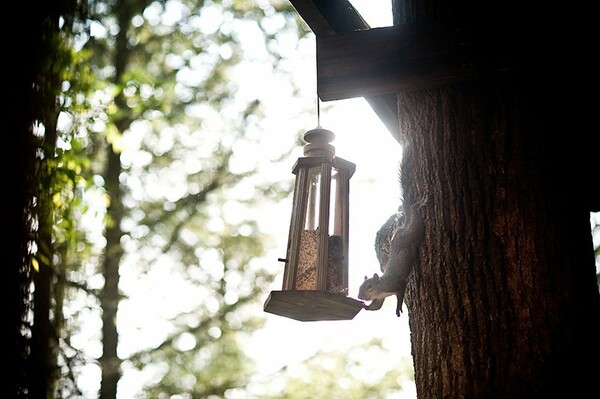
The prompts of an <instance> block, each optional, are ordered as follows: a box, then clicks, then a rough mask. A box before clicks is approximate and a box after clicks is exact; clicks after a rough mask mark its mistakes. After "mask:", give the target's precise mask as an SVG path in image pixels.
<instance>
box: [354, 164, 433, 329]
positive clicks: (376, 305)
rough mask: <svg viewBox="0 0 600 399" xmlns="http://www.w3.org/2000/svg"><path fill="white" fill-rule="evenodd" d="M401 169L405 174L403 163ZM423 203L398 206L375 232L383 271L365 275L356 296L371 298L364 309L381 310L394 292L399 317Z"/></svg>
mask: <svg viewBox="0 0 600 399" xmlns="http://www.w3.org/2000/svg"><path fill="white" fill-rule="evenodd" d="M402 169H403V170H402V172H404V173H403V175H405V174H406V165H404V167H403V168H402ZM411 197H412V196H411ZM405 199H407V198H405ZM411 199H412V198H411ZM425 202H427V201H426V198H424V199H423V200H421V201H419V202H413V203H412V205H410V206H409V207H408V208H406V207H405V206H404V205H403V206H401V207H400V208H399V209H398V212H397V213H395V214H393V215H392V216H390V217H389V218H388V220H387V221H386V222H385V223H384V224H383V225H382V226H381V228H380V229H379V231H378V232H377V234H376V237H375V253H376V255H377V260H378V261H379V264H380V268H381V272H382V273H383V274H382V275H381V277H380V276H379V275H378V274H377V273H375V274H373V277H371V278H367V276H365V280H364V282H363V283H362V284H361V286H360V288H359V291H358V298H359V299H361V300H364V301H371V303H370V304H369V305H365V306H364V308H365V309H367V310H378V309H381V307H382V306H383V302H384V300H385V298H387V297H388V296H391V295H396V299H397V305H396V316H398V317H400V313H402V301H403V300H404V293H405V290H406V283H407V280H408V277H409V276H410V273H411V271H412V269H413V265H414V263H415V261H416V258H417V250H418V248H419V245H420V243H421V240H422V239H423V233H424V223H423V217H422V216H421V214H420V212H419V209H420V208H421V207H422V206H423V205H424V204H425ZM404 203H406V202H404Z"/></svg>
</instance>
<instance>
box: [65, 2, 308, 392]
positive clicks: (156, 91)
mask: <svg viewBox="0 0 600 399" xmlns="http://www.w3.org/2000/svg"><path fill="white" fill-rule="evenodd" d="M89 13H90V19H89V20H87V21H85V22H84V23H82V24H81V25H79V28H80V31H79V33H80V34H79V36H78V39H77V44H76V46H77V48H78V50H79V51H78V54H79V55H80V56H81V57H83V56H85V55H89V60H87V61H86V60H84V59H81V60H80V61H81V62H78V63H77V62H76V63H75V65H77V66H78V67H80V68H82V69H83V68H84V67H85V66H87V67H89V69H90V73H91V74H92V75H93V76H94V79H93V81H92V82H91V85H92V87H91V88H90V91H89V93H86V95H85V96H75V97H73V99H75V100H77V101H79V100H82V101H83V102H82V105H84V107H83V109H75V108H74V107H73V108H71V109H70V110H68V109H66V110H65V111H63V114H62V116H63V117H64V118H66V120H68V121H69V122H70V123H67V124H66V125H68V126H66V127H67V128H69V129H70V131H71V132H77V133H81V135H82V136H81V137H80V139H81V141H80V143H81V144H76V143H75V141H74V140H65V142H66V144H65V146H66V147H69V146H71V147H70V148H69V151H71V150H72V154H73V156H79V157H81V159H86V158H88V159H89V163H88V164H86V167H89V169H86V170H89V174H88V172H86V171H85V170H83V169H82V170H79V171H78V172H77V173H75V174H74V176H76V177H78V178H82V179H83V181H84V182H85V184H83V185H81V184H79V185H77V186H75V185H71V186H69V187H68V188H67V190H66V191H65V192H63V193H62V194H61V197H60V198H67V197H69V196H72V197H73V198H75V196H74V195H76V196H77V198H78V201H81V202H78V203H76V202H70V203H69V208H68V209H69V210H70V211H71V212H73V213H72V214H71V215H70V216H69V217H66V218H64V224H65V226H73V227H75V226H76V227H77V228H78V229H80V233H79V238H82V236H81V232H84V234H86V235H87V238H88V239H89V240H90V241H92V242H94V243H95V244H94V245H93V246H86V245H85V240H76V242H72V243H71V244H73V245H68V246H66V248H68V250H69V251H70V250H71V249H74V250H75V252H74V254H75V255H77V257H72V258H69V259H72V261H71V262H72V263H73V264H74V265H78V266H77V267H75V268H68V269H65V274H66V275H68V279H69V287H70V288H69V289H68V295H69V296H68V299H70V301H68V302H67V303H66V312H67V315H68V317H66V325H64V328H63V329H62V332H61V335H63V336H64V337H65V340H64V341H63V342H62V353H63V354H64V359H65V361H64V362H62V364H63V366H64V367H65V371H66V372H67V373H68V374H69V375H70V376H71V377H70V379H71V380H73V382H71V383H68V382H67V380H68V378H65V379H63V381H62V382H61V384H60V385H61V391H62V393H61V396H63V397H68V396H70V395H75V396H79V395H80V394H83V395H94V393H93V390H92V391H89V390H88V391H83V390H82V389H80V388H78V387H77V384H78V381H79V380H81V379H82V378H83V377H84V376H85V375H89V374H90V373H92V374H93V373H94V366H93V359H94V358H96V359H98V358H100V355H101V352H100V348H101V341H100V340H101V338H102V337H100V336H99V335H98V331H99V329H98V328H97V327H98V322H99V320H100V314H101V312H102V310H103V309H101V308H100V303H99V301H98V293H99V292H100V290H101V288H102V284H103V280H106V278H107V277H106V276H103V275H102V269H101V267H100V266H101V263H102V258H103V257H106V256H112V255H111V254H114V253H115V252H113V251H114V250H113V249H110V248H109V249H110V251H109V252H108V253H106V254H105V255H102V251H104V250H105V246H106V243H107V241H106V240H107V238H106V237H103V236H102V235H103V229H102V228H101V226H102V224H101V223H103V224H104V226H107V227H110V226H114V224H115V223H116V222H117V220H116V219H112V216H110V213H109V212H108V206H110V205H111V204H112V205H119V204H117V203H116V202H118V201H119V200H118V198H117V197H114V196H113V197H110V196H109V191H108V189H107V184H108V182H109V179H110V177H109V176H107V175H106V172H107V170H108V168H107V166H106V165H107V162H108V159H109V157H110V152H111V151H115V152H116V153H118V154H119V155H120V156H119V159H120V162H121V165H120V166H121V168H122V169H121V172H120V176H119V180H120V182H121V187H122V188H123V193H124V196H123V203H122V204H121V205H119V206H122V207H123V209H124V210H125V217H124V219H123V220H122V221H121V222H120V223H119V225H120V226H119V227H120V229H121V230H122V232H123V235H122V236H121V238H120V243H121V246H122V250H123V251H124V258H123V259H122V260H121V262H120V265H119V269H120V272H119V273H120V274H121V276H122V281H121V282H122V283H121V285H120V289H121V298H122V299H120V300H119V302H120V305H119V320H118V325H119V330H121V334H120V342H119V344H120V345H121V346H122V347H123V348H128V349H124V350H123V353H124V354H123V356H121V357H122V358H123V357H124V358H126V359H127V363H126V364H125V367H126V369H127V371H129V373H130V374H131V373H135V372H134V371H133V370H134V369H132V368H139V373H142V374H144V375H147V374H148V375H149V374H153V370H156V369H157V368H160V365H161V364H163V365H169V366H168V367H165V368H164V372H162V373H159V374H160V375H161V377H160V379H158V380H154V379H152V378H150V377H149V378H150V379H149V380H148V382H147V384H146V388H147V390H148V392H149V393H157V392H162V393H169V394H175V393H183V392H194V394H199V395H200V396H202V395H204V394H206V393H207V392H223V391H224V390H226V389H227V388H229V387H231V386H239V385H240V384H242V383H243V380H244V379H245V378H248V375H249V372H250V370H249V369H248V368H247V367H246V365H247V364H248V362H247V361H246V359H245V358H244V356H243V351H242V350H241V348H239V346H238V345H237V344H236V338H235V337H236V334H238V333H240V332H241V331H252V330H253V329H255V328H257V327H258V326H259V324H260V318H259V317H257V316H256V312H253V311H249V310H248V309H249V307H252V308H255V307H256V305H257V300H258V298H260V296H259V293H261V292H263V291H264V289H265V287H266V286H267V284H268V283H269V282H270V281H271V280H272V278H273V274H272V271H266V270H265V269H264V267H262V266H261V265H259V264H258V263H257V261H256V260H257V259H259V258H260V257H261V256H262V255H263V254H264V253H265V251H266V250H267V249H268V245H266V244H267V243H266V241H265V240H266V235H265V232H263V231H261V228H260V226H259V224H258V223H257V219H256V217H255V216H254V215H255V213H256V209H257V206H259V205H260V204H262V205H260V206H263V207H264V206H266V205H267V204H269V202H271V203H273V202H278V201H281V200H282V199H284V198H286V197H287V195H288V193H289V191H290V181H289V178H288V177H287V175H286V180H283V181H279V182H276V181H272V180H271V181H269V179H267V178H264V177H261V175H257V171H258V170H259V169H260V168H263V169H262V170H264V168H265V167H270V168H274V167H277V166H276V165H277V162H278V161H279V160H281V159H282V158H283V157H284V154H285V153H279V154H274V153H272V154H271V155H270V156H269V157H268V158H266V159H265V158H264V157H261V156H260V155H261V151H260V148H261V147H263V146H264V145H265V143H264V142H261V135H260V133H261V129H260V127H259V125H258V122H259V121H260V119H261V117H262V116H261V113H262V107H261V99H260V98H259V95H258V94H261V93H257V94H255V95H251V96H249V93H247V92H240V90H239V88H238V87H236V85H235V84H234V81H233V80H232V79H231V75H233V74H239V73H240V71H239V70H238V68H239V66H240V64H241V61H242V58H244V59H248V58H252V57H255V61H257V60H259V59H261V61H260V62H262V63H263V64H265V65H269V66H270V68H271V71H272V72H274V71H276V69H277V64H278V63H279V61H280V60H281V59H282V57H281V55H280V52H279V43H278V41H279V40H280V38H281V37H283V36H284V35H283V34H284V33H285V32H286V31H287V34H288V35H292V34H293V32H296V20H295V12H293V10H292V9H291V7H290V6H289V5H288V4H286V3H283V2H281V3H278V2H275V3H268V2H259V3H258V4H248V3H246V2H224V3H221V2H201V3H196V2H192V1H174V0H171V1H157V2H143V1H142V2H127V1H122V2H117V3H112V2H93V3H90V8H89ZM119 32H126V34H125V35H120V34H119ZM276 33H277V34H278V35H277V36H276V35H275V34H276ZM249 35H254V36H255V37H260V36H262V37H263V39H262V42H254V43H251V44H252V46H253V50H251V51H249V52H248V51H246V50H245V46H247V45H248V42H247V40H248V39H247V38H248V37H249ZM124 38H125V39H124ZM259 52H260V53H261V54H260V57H259V54H258V53H259ZM261 57H262V58H261ZM265 57H266V58H265ZM265 60H266V61H265ZM246 62H247V61H246ZM247 67H248V65H246V68H247ZM70 84H71V82H68V84H66V86H67V87H68V86H69V85H70ZM250 94H252V93H250ZM263 96H264V94H263ZM73 99H72V100H73ZM69 104H76V102H75V101H71V102H69ZM69 111H70V112H69ZM76 121H81V122H83V128H80V126H81V125H77V124H76V123H75V122H76ZM75 137H76V135H75V134H72V136H71V138H75ZM78 138H79V137H78ZM291 140H293V138H291ZM290 142H291V141H290ZM288 148H289V147H288ZM286 152H287V149H286ZM56 233H57V234H58V235H60V234H61V232H56ZM106 248H108V247H106ZM66 259H67V257H65V261H66ZM75 259H76V261H75ZM65 264H66V263H65ZM172 287H176V288H174V289H175V290H176V292H175V293H173V292H170V291H172V290H173V288H172ZM149 292H152V294H153V295H152V296H153V297H154V298H148V293H149ZM183 293H185V294H187V295H188V296H187V297H184V296H182V295H183ZM61 303H62V302H61ZM144 303H146V305H147V306H150V307H151V309H152V312H149V313H148V314H144V315H140V314H139V311H137V310H136V309H139V308H140V307H144ZM153 323H158V325H161V327H162V328H160V329H155V330H153V331H152V332H151V333H150V334H148V331H147V329H148V328H149V326H150V325H152V324H153ZM182 337H187V338H182ZM185 339H188V341H189V340H191V341H193V342H194V344H193V345H192V346H191V347H190V346H189V345H190V344H189V342H188V344H186V345H187V346H185V345H184V346H183V347H182V346H181V345H182V344H181V342H182V340H184V341H185ZM207 359H210V361H207ZM184 360H185V361H184ZM216 360H218V361H216ZM178 365H179V366H180V367H179V366H178ZM232 376H235V378H232ZM127 377H128V374H127V373H126V374H125V378H127ZM192 379H193V380H194V381H195V382H194V383H193V384H191V385H190V384H187V383H186V384H183V385H181V384H179V383H178V382H177V381H188V382H189V381H191V380H192ZM152 381H153V382H152ZM80 391H82V392H81V393H80Z"/></svg>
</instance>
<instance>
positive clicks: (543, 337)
mask: <svg viewBox="0 0 600 399" xmlns="http://www.w3.org/2000/svg"><path fill="white" fill-rule="evenodd" d="M417 3H418V2H410V1H409V2H403V3H402V4H395V15H396V18H397V19H396V21H397V22H398V23H407V22H417V21H421V20H424V19H426V17H427V16H431V15H435V16H436V17H437V18H443V15H444V13H441V12H439V10H435V11H436V12H433V11H432V10H433V9H434V8H435V7H432V8H429V9H428V8H427V5H428V3H432V2H427V1H424V2H422V4H418V6H415V4H417ZM429 5H431V4H429ZM400 6H402V7H400ZM400 8H401V10H400ZM428 11H429V12H428ZM447 15H452V12H450V11H449V12H448V13H447ZM457 15H458V13H454V16H457ZM471 17H473V18H477V17H481V15H478V16H474V14H472V15H471ZM482 21H484V19H482V18H480V19H477V20H476V19H474V20H473V21H472V22H473V24H470V26H471V27H473V26H477V24H479V27H477V29H474V32H475V33H474V36H477V35H476V33H482V34H481V36H482V37H487V38H490V37H491V36H494V40H492V44H497V43H495V41H498V42H501V41H502V39H503V37H501V35H498V36H495V34H490V33H489V31H487V30H486V29H485V28H484V25H485V22H482ZM532 21H533V20H532ZM475 22H477V23H475ZM504 23H505V24H507V25H509V26H510V25H511V24H510V20H507V21H504ZM531 29H534V30H535V28H533V27H532V28H531ZM517 32H518V33H519V34H521V33H523V31H519V30H518V29H517ZM490 35H491V36H490ZM511 35H512V38H513V39H515V40H516V41H518V39H519V36H518V34H516V33H514V32H513V33H511ZM527 39H528V38H527V37H525V36H523V40H524V41H526V42H527ZM474 40H475V41H477V40H480V38H477V37H474ZM510 40H512V39H509V41H510ZM494 49H495V48H494V47H490V48H486V49H483V48H482V49H480V50H481V51H480V52H479V53H478V56H481V57H484V58H485V57H487V56H485V54H487V55H491V54H495V52H494ZM521 50H523V49H522V48H521ZM521 50H519V49H515V50H514V53H511V54H510V55H511V57H510V62H509V63H508V64H507V65H508V66H509V67H508V68H506V69H503V70H491V69H489V70H488V72H489V73H484V74H483V75H482V77H481V78H480V79H477V80H472V81H470V82H463V83H459V84H455V85H452V86H445V87H440V88H434V89H429V90H422V91H417V92H412V93H399V94H398V105H399V110H398V112H399V121H400V131H401V137H402V140H403V141H404V144H410V148H411V151H414V153H413V154H412V159H413V161H412V162H411V172H410V173H412V174H413V178H414V180H412V181H409V182H403V184H408V185H411V184H414V189H415V191H416V195H417V197H423V196H426V197H427V198H428V202H427V205H426V206H425V207H424V208H423V209H422V213H423V216H424V218H425V224H426V233H425V239H424V241H423V243H422V245H421V247H420V261H419V262H418V264H417V265H416V268H415V271H414V273H413V275H412V277H411V279H410V280H409V285H408V292H407V297H406V301H407V307H408V310H409V317H410V328H411V332H412V336H411V340H412V351H413V359H414V367H415V382H416V387H417V394H418V396H419V398H435V399H439V398H454V397H460V398H546V397H560V396H561V395H565V396H566V395H568V397H577V395H575V393H576V392H585V391H586V390H587V391H589V392H592V391H593V390H594V389H595V387H594V385H595V384H596V383H595V378H597V375H598V363H597V362H598V358H599V351H598V349H597V347H598V345H597V342H596V341H597V339H598V336H600V335H599V332H600V331H599V330H598V324H599V323H598V321H599V320H600V299H599V295H598V287H597V285H596V278H595V266H594V255H593V244H592V237H591V234H590V219H589V217H590V215H589V212H590V210H591V209H590V206H589V203H590V198H589V191H588V190H587V189H585V188H582V187H580V186H581V185H591V180H588V178H589V176H590V175H591V173H590V172H589V171H588V169H589V168H587V166H589V165H591V161H590V160H589V159H588V158H586V156H587V155H588V154H590V153H591V151H589V148H587V147H589V145H588V146H587V147H586V144H585V140H582V139H581V135H577V133H579V130H578V128H579V127H580V123H581V120H579V121H578V120H577V119H578V118H579V117H580V113H579V112H577V111H579V110H578V109H577V108H576V107H574V106H569V105H566V106H565V105H564V103H563V104H560V99H561V98H568V99H569V100H570V101H571V100H575V101H576V100H577V98H570V97H562V95H564V94H571V95H572V94H573V93H566V92H565V91H564V90H558V91H554V88H552V90H551V86H550V85H548V82H547V81H545V80H544V79H542V78H541V77H540V76H539V75H538V73H539V71H540V70H538V69H537V67H539V66H540V65H539V64H537V63H536V61H533V56H531V57H532V58H531V59H529V57H530V55H527V57H526V58H520V56H521V55H522V53H521V52H520V51H521ZM513 56H514V57H513ZM479 60H480V61H481V60H482V58H479ZM488 60H489V58H486V62H487V61H488ZM519 62H523V64H519ZM482 64H484V63H482ZM555 71H560V72H561V73H564V74H566V73H567V72H566V71H569V70H568V69H567V70H564V69H561V68H559V67H556V68H555ZM571 72H574V71H572V70H571ZM557 76H558V75H557ZM573 76H576V75H575V74H573V75H571V77H570V78H571V82H572V81H573V80H574V79H575V78H574V77H573ZM581 125H584V124H583V123H581ZM564 132H573V134H572V135H570V136H568V137H565V135H564ZM557 134H560V135H561V140H560V141H557V140H556V139H555V138H556V137H557ZM593 143H597V140H594V141H593ZM570 151H573V152H574V154H575V158H574V159H573V160H568V161H564V158H565V153H569V152H570ZM579 157H580V158H581V159H583V160H580V159H578V158H579ZM592 159H593V158H592ZM577 176H579V178H580V179H581V180H582V181H583V183H580V184H579V185H573V183H572V182H573V179H576V178H577ZM403 189H404V190H407V189H408V188H407V187H403ZM594 201H595V202H596V203H597V200H594ZM573 395H575V396H573Z"/></svg>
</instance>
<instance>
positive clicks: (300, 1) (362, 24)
mask: <svg viewBox="0 0 600 399" xmlns="http://www.w3.org/2000/svg"><path fill="white" fill-rule="evenodd" d="M290 3H291V4H292V6H293V7H294V8H295V9H296V11H297V12H298V14H299V15H300V17H302V19H303V20H304V22H306V24H307V25H308V26H309V27H310V29H311V30H312V31H313V32H314V34H315V35H317V36H326V35H332V34H335V33H337V32H350V31H354V30H359V29H369V24H367V22H366V21H365V20H364V19H363V17H362V16H361V15H360V13H359V12H358V11H357V10H356V8H354V6H353V5H352V4H351V3H350V2H349V1H348V0H290Z"/></svg>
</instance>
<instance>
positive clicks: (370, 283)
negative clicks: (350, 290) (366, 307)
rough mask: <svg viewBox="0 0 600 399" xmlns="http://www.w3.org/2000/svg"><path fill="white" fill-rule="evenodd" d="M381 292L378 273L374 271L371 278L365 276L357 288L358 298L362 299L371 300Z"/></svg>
mask: <svg viewBox="0 0 600 399" xmlns="http://www.w3.org/2000/svg"><path fill="white" fill-rule="evenodd" d="M381 292H382V290H381V281H380V279H379V275H378V274H377V273H375V274H373V277H371V278H368V277H367V276H365V281H363V283H362V284H361V286H360V288H359V289H358V299H362V300H363V301H372V300H373V299H377V297H378V295H379V294H381Z"/></svg>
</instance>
